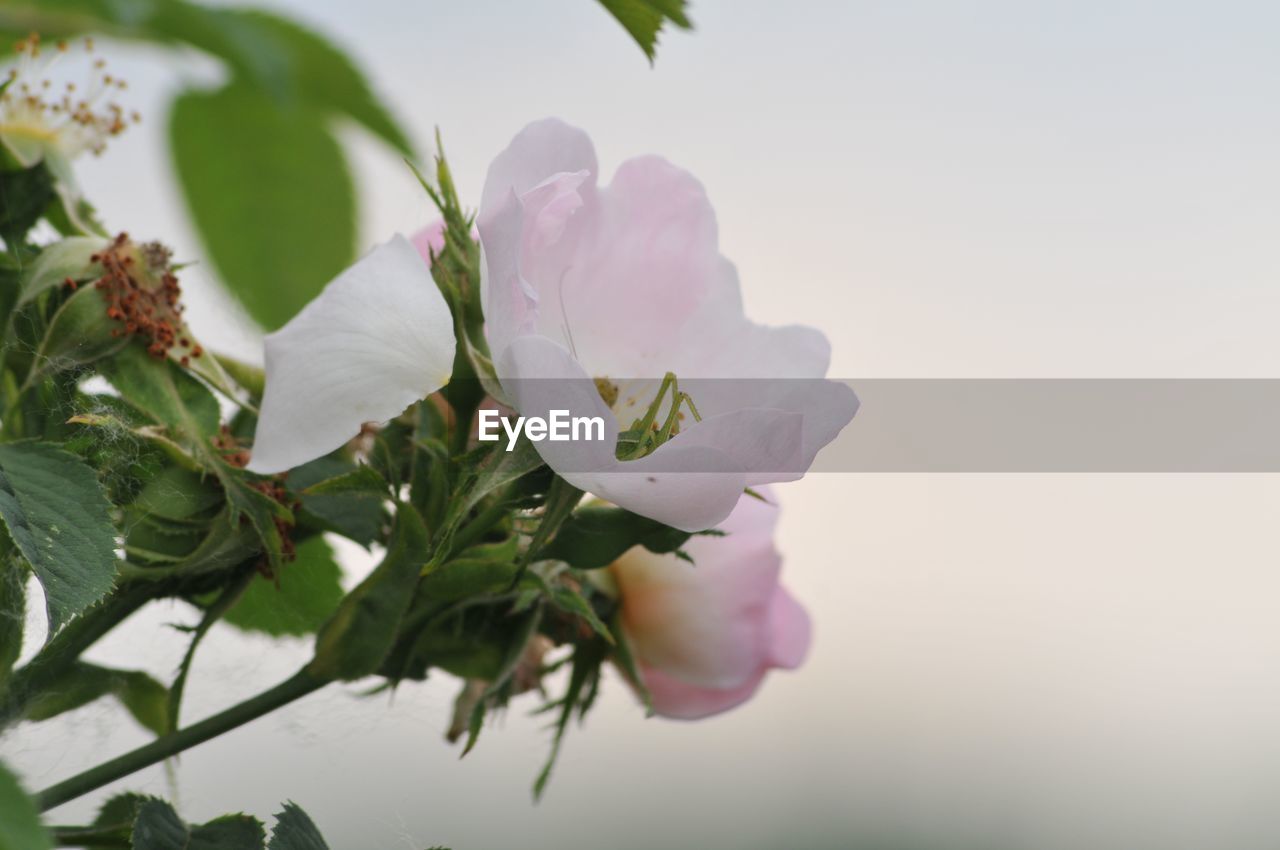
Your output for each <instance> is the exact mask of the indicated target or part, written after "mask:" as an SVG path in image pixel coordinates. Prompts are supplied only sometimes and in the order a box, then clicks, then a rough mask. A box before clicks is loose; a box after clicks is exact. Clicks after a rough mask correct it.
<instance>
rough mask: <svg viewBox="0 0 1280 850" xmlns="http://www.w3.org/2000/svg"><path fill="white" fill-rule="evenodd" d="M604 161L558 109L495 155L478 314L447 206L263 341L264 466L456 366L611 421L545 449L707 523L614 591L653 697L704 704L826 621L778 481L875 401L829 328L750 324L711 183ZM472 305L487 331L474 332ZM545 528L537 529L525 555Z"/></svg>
mask: <svg viewBox="0 0 1280 850" xmlns="http://www.w3.org/2000/svg"><path fill="white" fill-rule="evenodd" d="M598 175H599V167H598V165H597V163H596V157H595V152H594V150H593V148H592V145H591V142H590V140H589V139H588V138H587V136H586V134H585V133H583V132H582V131H580V130H577V129H575V128H572V127H570V126H568V125H566V124H564V123H562V122H560V121H557V120H547V121H541V122H538V123H535V124H532V125H530V126H529V127H527V128H526V129H525V130H524V131H522V132H521V133H520V134H519V135H518V136H516V138H515V139H514V141H513V142H512V143H511V145H510V146H509V147H508V148H507V149H506V150H505V151H503V152H502V153H501V154H499V155H498V157H497V158H496V159H495V160H494V162H493V164H492V165H491V166H490V168H489V173H488V177H487V179H486V182H485V187H484V192H483V195H482V198H481V203H480V210H479V215H478V217H477V219H476V222H477V228H478V232H479V245H480V258H479V262H478V266H479V268H478V274H476V273H475V272H474V271H473V272H472V273H471V278H475V277H478V278H479V279H480V281H481V282H482V285H481V286H480V287H479V302H480V303H479V305H474V304H470V305H469V304H468V303H467V298H466V281H456V280H454V279H453V278H454V277H457V276H459V275H460V276H461V277H463V278H466V277H467V270H466V268H465V266H466V261H465V259H464V258H463V254H464V253H465V252H462V253H460V250H461V249H458V248H457V245H458V244H462V243H465V244H470V243H471V235H470V227H469V225H468V224H467V220H466V219H465V218H463V217H460V216H459V217H456V221H455V222H453V223H450V222H448V220H447V219H448V216H447V212H448V211H447V209H446V222H445V223H444V224H442V225H436V226H433V227H432V228H429V229H428V230H426V231H423V232H422V233H419V234H417V235H416V236H415V237H414V238H413V240H412V242H410V241H409V240H406V239H404V238H403V237H396V238H395V239H393V240H392V241H390V242H388V243H387V244H385V245H383V246H381V247H379V248H376V249H374V250H373V251H372V252H371V253H370V254H368V255H367V256H366V257H365V258H364V259H362V260H360V261H359V262H358V263H357V264H356V265H354V266H353V267H351V268H350V269H349V270H347V271H346V272H344V273H343V274H342V275H341V276H339V277H338V278H337V279H336V280H335V281H333V283H331V284H330V285H329V286H328V288H326V289H325V290H324V292H323V293H322V294H321V295H320V296H319V297H318V298H316V299H315V300H314V301H312V302H311V304H309V305H308V306H307V307H306V308H305V309H304V310H303V311H302V312H301V313H300V314H299V315H298V316H297V318H295V319H294V320H293V321H292V322H290V323H289V324H288V325H286V326H285V327H284V328H283V329H282V330H280V331H278V332H276V333H274V334H271V335H270V336H268V337H267V341H266V361H267V385H266V394H265V396H264V398H263V403H262V411H261V417H260V419H259V421H258V427H257V434H256V438H255V442H254V446H253V451H252V460H251V463H250V465H249V469H251V470H255V471H258V472H264V473H270V472H278V471H283V470H286V469H289V468H291V467H293V466H296V465H298V464H301V463H305V462H306V461H309V460H311V459H313V458H316V457H320V456H321V455H324V454H326V453H328V452H330V451H333V450H334V449H337V448H338V447H339V446H341V445H343V444H344V443H345V442H347V441H348V440H350V439H352V438H353V437H354V436H355V435H356V434H357V433H359V432H360V429H361V426H362V423H365V422H368V421H370V420H372V421H385V420H388V419H392V418H393V417H395V416H397V415H398V414H399V413H400V412H401V411H402V410H404V409H405V408H406V407H408V406H410V405H412V404H413V403H415V402H416V401H418V400H419V399H422V398H425V397H426V396H428V395H429V394H431V393H433V392H435V391H436V390H439V389H440V388H441V387H443V386H445V384H447V383H448V382H449V381H450V376H451V375H453V376H454V378H455V379H456V378H457V377H458V372H457V368H456V364H457V363H458V362H468V363H472V361H474V363H473V364H472V368H475V367H476V364H478V368H479V371H480V372H481V373H483V371H484V370H485V369H486V368H491V370H492V372H491V374H490V376H489V378H490V380H489V382H488V388H489V389H490V390H492V392H493V393H496V394H498V395H499V396H500V397H501V400H502V401H503V402H504V404H506V405H508V406H509V407H510V408H511V409H513V410H514V411H515V412H516V413H518V414H519V415H522V416H525V417H544V418H545V417H549V416H551V417H554V414H560V413H564V412H566V411H568V412H571V413H573V414H581V415H583V416H590V417H596V418H599V419H600V420H602V421H603V422H604V423H605V435H604V436H605V439H604V440H579V441H567V442H566V441H560V442H556V441H540V442H537V443H536V444H535V449H536V452H537V454H538V455H540V460H541V461H542V462H543V463H545V464H546V465H547V466H548V467H549V468H550V470H551V472H552V473H553V474H554V475H555V476H556V477H557V480H559V481H561V482H563V486H565V487H567V488H569V491H570V492H574V493H581V492H586V493H590V494H593V495H594V496H595V497H597V498H598V499H600V500H602V501H603V502H605V503H609V504H612V505H616V506H618V507H619V508H621V509H625V511H626V512H628V513H629V514H630V515H633V516H636V517H638V518H644V519H647V520H650V521H654V522H656V523H658V524H661V525H662V526H663V527H667V528H669V529H671V530H672V531H677V532H683V533H684V536H685V537H686V538H687V537H688V535H689V534H690V533H695V536H694V537H693V538H691V539H689V541H688V543H687V545H685V546H684V547H683V548H682V549H680V550H679V551H672V550H667V551H661V550H658V551H654V550H651V549H649V548H646V547H645V546H640V545H637V546H632V547H630V548H627V549H626V550H625V551H623V552H620V553H618V554H619V557H617V558H616V559H615V560H614V561H613V562H612V566H611V569H610V573H609V574H610V575H611V576H612V582H606V583H604V585H602V586H605V587H607V588H608V589H609V591H610V592H612V593H616V594H617V596H618V604H619V606H620V611H621V616H622V621H621V622H622V628H623V630H624V632H625V633H626V635H627V637H628V639H629V640H630V642H631V643H633V644H634V648H635V662H636V666H635V669H634V674H635V678H636V679H637V681H636V682H635V683H636V684H637V686H638V687H639V688H640V689H641V691H642V693H645V694H646V695H648V697H649V698H650V699H651V700H652V706H653V708H654V709H655V710H656V711H657V712H659V713H661V714H665V715H668V716H672V717H685V718H692V717H700V716H704V715H706V714H711V713H714V712H717V711H722V710H724V709H727V708H729V707H731V706H733V705H736V704H738V703H740V702H742V701H743V700H744V699H746V698H747V697H749V696H750V695H751V693H753V692H754V691H755V689H756V688H757V687H758V686H759V684H760V682H761V680H762V679H763V677H764V675H765V673H766V672H767V670H768V669H770V668H771V667H794V666H796V665H798V664H799V663H800V661H801V660H802V659H803V657H804V655H805V652H806V649H807V646H808V641H809V624H808V619H807V617H806V615H805V614H804V611H803V609H802V608H800V606H799V605H798V604H797V603H796V602H795V601H794V600H793V599H792V598H791V597H790V596H789V595H787V593H786V592H785V591H783V590H782V589H781V588H780V587H779V585H778V573H779V567H780V557H779V555H778V553H777V552H776V550H775V549H774V548H773V546H772V542H771V531H772V527H773V522H774V519H775V516H776V508H775V507H774V506H773V504H772V503H771V499H772V495H771V491H769V490H768V489H767V485H769V484H771V483H777V482H781V481H788V480H794V479H796V478H799V477H800V476H802V475H803V474H804V472H805V470H806V469H807V468H808V467H809V466H810V464H811V463H812V462H813V459H814V456H815V455H816V454H817V452H818V451H819V450H820V449H821V448H822V447H823V446H825V445H826V444H827V443H828V442H830V441H831V440H832V439H833V438H834V437H835V435H836V434H837V433H838V432H839V431H840V429H841V428H843V427H844V425H846V424H847V423H848V422H849V420H850V419H851V418H852V416H853V415H854V413H855V412H856V410H857V404H858V402H857V399H856V398H855V397H854V395H853V393H852V392H850V391H849V390H848V388H847V387H845V386H843V385H841V384H838V383H836V382H831V381H825V380H822V378H823V376H824V375H825V373H826V370H827V366H828V362H829V349H828V345H827V342H826V339H825V337H823V335H822V334H821V333H820V332H818V331H816V330H813V329H811V328H807V327H777V328H775V327H768V326H763V325H758V324H756V323H754V322H752V321H750V320H749V319H747V318H746V316H745V315H744V313H743V309H742V303H741V298H740V295H739V288H738V281H737V275H736V272H735V270H734V268H733V266H732V264H730V263H729V262H728V261H727V260H726V259H725V258H724V257H723V256H721V254H720V253H719V249H718V240H717V227H716V221H715V214H714V212H713V210H712V208H711V205H710V203H709V202H708V200H707V197H706V194H705V192H704V191H703V188H702V186H701V185H700V184H699V183H698V181H697V180H696V179H694V178H693V177H692V176H691V175H690V174H688V173H687V172H685V171H683V170H681V169H679V168H677V167H676V166H674V165H671V164H670V163H668V162H666V161H665V160H662V159H659V158H656V157H642V158H639V159H634V160H631V161H629V162H626V163H624V164H623V165H622V166H621V167H620V168H619V169H618V172H617V174H616V175H615V176H614V179H613V181H612V182H611V183H610V184H609V185H607V186H605V185H602V184H601V183H600V182H599V180H598ZM444 225H450V226H444ZM463 227H465V228H466V229H465V230H463V232H461V233H458V230H460V229H462V228H463ZM451 238H452V239H453V240H454V243H453V244H451V242H450V239H451ZM415 248H416V249H417V250H415ZM451 263H452V264H453V266H452V269H453V270H452V271H451V265H450V264H451ZM457 266H462V267H463V268H462V270H461V271H458V269H457V268H456V267H457ZM429 269H430V270H432V271H434V272H435V274H436V278H437V281H435V282H433V280H432V277H431V274H430V273H429ZM470 282H471V283H474V282H475V281H474V280H471V281H470ZM475 306H479V308H480V311H482V313H481V315H482V317H483V319H482V320H483V333H482V335H481V336H480V337H475V336H473V335H469V333H468V329H467V327H466V325H467V324H468V322H467V321H466V320H465V314H466V313H467V310H468V307H471V308H474V307H475ZM451 307H452V308H453V309H452V312H451V309H450V308H451ZM477 351H478V353H477ZM489 364H492V365H491V366H490V365H489ZM481 378H482V379H483V378H484V375H483V374H481ZM450 394H457V395H467V396H470V395H471V394H470V393H460V392H459V391H458V388H456V387H450V388H448V389H447V390H446V395H450ZM491 401H492V399H491ZM450 405H451V407H452V408H453V409H454V410H455V412H458V413H460V414H467V413H469V412H470V411H468V410H466V409H464V408H463V407H462V406H460V405H459V404H458V402H457V400H456V398H454V397H453V396H452V395H450ZM466 418H467V417H466V416H465V415H460V416H459V420H460V423H459V424H458V425H457V426H456V427H463V426H462V424H461V423H462V422H465V421H466ZM508 448H510V447H508ZM761 488H764V489H761ZM573 501H575V502H576V498H575V499H574V500H573ZM552 510H553V508H552V506H551V505H550V504H548V505H547V506H546V508H545V511H546V513H547V517H546V518H544V520H543V523H544V525H547V524H549V520H550V518H551V513H552ZM553 531H554V528H553ZM548 536H550V535H548ZM544 543H546V541H545V540H539V539H537V537H536V535H535V538H534V541H533V542H526V544H525V545H526V547H528V548H529V549H530V550H531V554H530V557H536V556H539V555H540V554H542V553H541V552H538V551H532V550H537V549H538V547H539V545H541V544H544ZM551 546H552V551H554V546H555V542H552V544H551ZM691 561H692V562H694V563H696V566H695V565H694V563H690V562H691ZM570 564H571V565H572V562H571V561H570ZM473 690H474V685H473ZM482 690H483V689H482Z"/></svg>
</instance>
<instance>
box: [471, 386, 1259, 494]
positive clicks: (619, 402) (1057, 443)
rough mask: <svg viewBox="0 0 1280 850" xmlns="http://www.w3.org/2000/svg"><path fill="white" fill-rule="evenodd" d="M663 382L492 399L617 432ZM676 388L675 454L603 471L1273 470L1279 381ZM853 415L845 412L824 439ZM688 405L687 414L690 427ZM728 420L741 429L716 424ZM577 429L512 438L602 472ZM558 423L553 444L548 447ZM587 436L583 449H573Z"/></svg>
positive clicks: (767, 475) (666, 402) (766, 475)
mask: <svg viewBox="0 0 1280 850" xmlns="http://www.w3.org/2000/svg"><path fill="white" fill-rule="evenodd" d="M602 381H603V382H604V383H603V384H602ZM602 386H603V389H602ZM662 387H663V384H662V381H661V379H650V380H644V381H637V380H628V381H622V382H616V383H615V382H609V381H608V380H607V379H601V380H598V381H596V382H595V383H594V384H593V382H592V381H590V380H582V379H564V380H559V379H546V378H538V379H523V380H515V381H508V385H507V387H506V388H507V390H508V391H509V393H510V394H511V396H512V397H513V398H514V399H520V400H521V401H520V407H521V409H522V410H523V411H524V412H525V413H526V414H529V416H530V417H533V416H535V415H541V416H544V417H547V418H548V419H552V420H555V419H556V417H557V416H560V415H562V414H566V412H567V413H568V414H570V415H571V416H573V417H577V416H585V415H589V414H593V413H594V414H603V415H605V416H610V414H611V417H610V418H612V420H613V421H615V422H617V423H618V428H617V431H621V432H627V429H628V428H630V427H631V425H632V424H633V423H634V422H636V420H637V419H638V418H639V417H641V416H643V415H644V413H645V412H646V410H647V409H648V408H649V407H650V405H651V404H652V403H653V400H654V399H655V398H657V397H658V396H659V395H660V394H661V393H662V392H663V389H662ZM679 390H680V391H681V392H682V393H687V396H688V399H690V400H691V401H692V403H693V406H690V405H688V404H687V403H685V402H682V406H681V408H680V410H679V411H678V412H677V413H678V417H679V420H680V421H679V428H678V429H677V430H676V431H675V433H672V434H670V436H669V437H668V438H667V439H669V440H670V444H671V448H673V449H674V448H675V447H677V446H683V447H684V449H685V450H684V451H669V450H666V449H664V450H663V451H659V452H657V453H656V454H654V455H653V456H652V457H649V458H647V459H646V460H645V462H644V463H639V464H634V465H633V464H631V463H623V464H622V466H621V467H620V468H618V467H615V468H614V471H617V472H636V473H640V474H649V473H652V472H660V471H661V472H682V471H683V472H719V471H725V470H726V469H727V468H728V467H725V469H722V468H721V466H720V465H719V464H720V463H721V460H722V459H721V460H717V459H716V457H711V456H710V455H708V453H707V452H702V453H698V452H690V451H687V450H688V449H691V448H694V447H697V446H702V447H712V448H726V449H727V450H728V453H729V454H731V455H732V458H733V459H732V462H731V463H729V464H728V466H738V467H747V468H748V472H750V473H752V474H754V475H757V476H759V479H758V480H777V479H778V478H779V477H787V476H790V477H795V476H798V475H799V474H801V473H803V472H804V471H805V470H806V469H807V470H808V471H810V472H1280V380H1257V379H1206V380H1181V379H973V380H969V379H885V378H868V379H850V380H821V379H787V378H773V379H763V378H761V379H708V378H699V379H689V380H681V381H680V382H679ZM850 390H852V392H853V393H854V394H856V396H857V402H856V403H855V402H854V400H853V398H852V396H851V395H850V392H849V391H850ZM605 398H607V402H606V401H605V400H604V399H605ZM670 399H671V395H666V396H664V397H663V402H662V403H661V405H660V409H659V410H658V411H657V416H656V417H655V424H653V426H652V427H653V428H654V429H655V430H656V429H657V428H658V427H659V425H660V424H661V423H662V422H663V421H664V420H665V418H666V416H667V414H669V412H670ZM855 404H857V407H858V410H857V415H856V416H855V417H854V418H853V420H852V422H850V423H849V424H848V425H846V426H845V427H844V428H843V430H840V431H839V433H838V434H836V435H835V436H834V439H832V436H833V433H832V432H833V431H835V430H836V428H838V423H839V422H841V421H843V420H844V418H846V417H847V415H848V412H849V411H850V410H852V408H853V407H854V405H855ZM694 406H696V408H697V409H698V410H700V411H701V413H700V416H701V419H702V422H701V423H699V424H698V426H697V427H695V423H694V416H693V410H694ZM561 408H562V409H561ZM743 410H746V411H748V414H746V415H745V416H744V415H743V414H742V413H741V411H743ZM502 412H505V413H510V411H501V412H500V411H498V410H490V411H489V412H487V413H483V417H482V420H481V422H480V423H479V424H480V425H481V427H482V429H487V437H485V438H486V439H491V440H497V441H499V442H500V443H502V444H503V447H504V448H505V447H506V444H507V441H508V439H509V436H511V435H509V434H508V432H506V431H504V430H503V428H502V427H501V424H500V422H499V415H500V413H502ZM734 417H742V418H738V419H737V420H736V424H733V423H731V422H727V420H730V419H733V418H734ZM508 424H511V423H508ZM579 424H580V425H581V426H582V427H581V428H579V427H578V425H575V424H574V423H573V422H572V421H571V420H570V419H563V418H562V419H561V420H560V421H559V424H558V426H557V424H556V422H554V421H553V422H552V423H550V424H549V425H546V426H545V427H544V426H539V428H541V429H542V430H541V431H536V430H526V431H525V432H524V433H525V434H526V436H529V435H532V437H533V438H534V439H536V438H537V437H539V436H542V437H544V439H545V440H546V441H542V442H539V444H538V446H539V451H540V452H541V453H542V454H543V456H544V457H545V458H547V459H548V460H549V461H550V460H552V458H556V459H557V462H555V463H553V465H554V466H556V468H557V469H559V470H560V471H588V470H591V469H599V468H601V467H602V464H605V465H607V463H606V460H601V458H602V457H603V458H605V459H608V458H611V457H612V456H613V449H612V448H606V447H605V446H604V445H602V444H601V443H608V444H609V446H613V444H614V441H613V440H612V438H611V437H609V436H607V435H606V436H605V438H604V439H603V440H601V439H600V437H598V436H597V435H596V432H597V431H598V430H599V429H598V428H596V429H592V428H590V427H588V424H589V423H588V422H587V420H585V419H584V420H583V421H582V422H581V423H579ZM709 424H710V425H711V427H707V426H708V425H709ZM557 427H558V428H559V433H561V434H562V435H564V438H565V441H564V442H552V441H551V440H554V436H552V435H553V434H554V433H556V431H557ZM685 430H688V431H689V432H690V433H689V434H688V436H687V437H686V436H685V434H684V433H682V431H685ZM695 433H696V434H697V436H695ZM592 438H595V440H596V442H595V445H594V446H588V444H587V443H589V442H590V441H591V440H592ZM627 439H630V438H629V437H628V435H627V434H626V433H623V434H622V435H620V436H619V437H618V438H617V439H616V443H617V445H618V451H619V453H623V452H624V451H625V449H626V446H625V442H626V440H627ZM584 440H585V441H587V442H583V441H584ZM568 443H577V444H578V445H576V446H571V445H568ZM822 445H825V448H823V449H822V450H821V451H819V452H818V453H817V456H816V458H815V457H814V451H815V450H816V449H817V447H818V446H822ZM641 454H643V453H641ZM711 454H715V453H711Z"/></svg>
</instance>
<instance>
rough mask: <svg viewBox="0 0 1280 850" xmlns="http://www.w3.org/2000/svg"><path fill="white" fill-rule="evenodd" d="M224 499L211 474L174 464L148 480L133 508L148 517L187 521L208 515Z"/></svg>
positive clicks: (134, 501)
mask: <svg viewBox="0 0 1280 850" xmlns="http://www.w3.org/2000/svg"><path fill="white" fill-rule="evenodd" d="M222 501H223V496H222V493H221V492H220V491H219V490H218V488H217V486H216V485H215V484H214V483H213V478H212V477H211V476H205V475H200V474H199V473H197V472H193V471H192V470H190V469H184V468H183V467H181V466H170V467H166V468H165V469H164V471H162V472H161V473H160V474H159V475H157V476H156V477H155V478H153V479H151V480H150V481H148V482H147V484H146V486H145V487H143V488H142V491H141V492H140V493H139V494H138V496H137V498H135V499H134V500H133V505H132V507H133V508H135V509H136V510H138V511H140V512H141V513H143V514H145V515H146V516H148V517H159V518H161V519H167V520H175V521H183V520H193V519H202V518H205V517H207V516H208V515H209V513H210V511H212V510H213V508H215V507H217V506H219V505H221V504H222Z"/></svg>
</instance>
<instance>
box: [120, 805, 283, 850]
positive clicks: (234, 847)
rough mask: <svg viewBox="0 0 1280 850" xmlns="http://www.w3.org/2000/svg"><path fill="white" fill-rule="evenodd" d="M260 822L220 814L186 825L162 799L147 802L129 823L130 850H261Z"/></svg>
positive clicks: (263, 837) (261, 834)
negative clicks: (193, 824) (130, 829)
mask: <svg viewBox="0 0 1280 850" xmlns="http://www.w3.org/2000/svg"><path fill="white" fill-rule="evenodd" d="M265 841H266V832H265V830H264V829H263V828H262V822H261V821H259V820H258V819H257V818H253V817H250V816H249V815H224V816H223V817H220V818H216V819H214V820H211V821H209V822H208V823H206V824H203V825H201V826H188V825H187V824H186V823H183V821H182V818H180V817H178V813H177V812H175V811H174V810H173V806H170V805H169V804H168V803H166V802H164V801H163V800H149V801H147V802H146V803H143V804H142V806H141V807H140V808H139V809H138V815H137V818H136V819H135V820H134V822H133V850H263V847H264V844H265Z"/></svg>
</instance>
